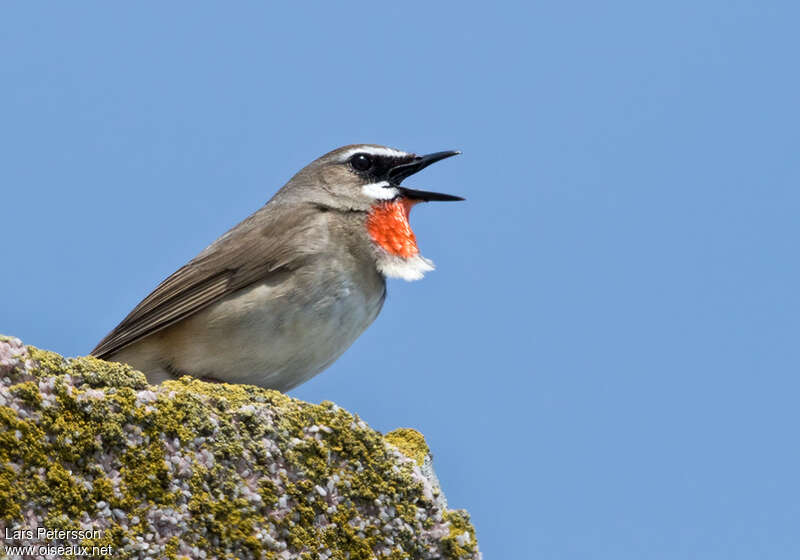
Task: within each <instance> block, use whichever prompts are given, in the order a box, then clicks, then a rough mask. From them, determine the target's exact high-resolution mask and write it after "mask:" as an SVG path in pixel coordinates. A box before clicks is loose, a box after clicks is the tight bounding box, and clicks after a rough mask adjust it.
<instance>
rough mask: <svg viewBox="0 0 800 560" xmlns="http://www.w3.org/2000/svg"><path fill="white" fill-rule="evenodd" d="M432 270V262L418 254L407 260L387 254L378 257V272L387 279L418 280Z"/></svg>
mask: <svg viewBox="0 0 800 560" xmlns="http://www.w3.org/2000/svg"><path fill="white" fill-rule="evenodd" d="M434 268H435V267H434V266H433V261H431V260H430V259H426V258H425V257H423V256H422V255H419V254H417V255H414V256H413V257H409V258H407V259H406V258H403V257H398V256H396V255H389V254H383V255H381V256H380V257H378V271H379V272H380V273H381V274H383V275H384V276H386V277H388V278H402V279H403V280H405V281H407V282H411V281H413V280H419V279H420V278H422V277H423V276H425V273H426V272H430V271H431V270H433V269H434Z"/></svg>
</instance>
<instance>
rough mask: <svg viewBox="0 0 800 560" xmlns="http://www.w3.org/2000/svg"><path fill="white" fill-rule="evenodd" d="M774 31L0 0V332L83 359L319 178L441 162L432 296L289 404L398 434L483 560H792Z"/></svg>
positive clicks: (798, 81)
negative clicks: (384, 149) (332, 170)
mask: <svg viewBox="0 0 800 560" xmlns="http://www.w3.org/2000/svg"><path fill="white" fill-rule="evenodd" d="M490 6H491V7H490ZM798 18H800V9H798V7H797V4H796V3H790V2H770V3H764V2H755V1H752V2H745V1H733V2H721V1H707V2H680V1H679V2H669V3H660V4H659V3H652V2H649V3H642V2H603V3H598V2H558V3H557V2H549V3H533V2H529V3H520V4H512V3H499V4H491V5H490V4H486V3H483V4H480V5H479V4H477V3H474V4H468V3H416V2H401V3H394V4H376V3H328V4H325V5H317V4H307V5H305V6H301V5H293V6H292V7H287V6H267V5H266V4H265V3H256V2H239V3H235V4H230V3H222V2H218V3H211V2H192V3H188V2H172V3H155V2H150V3H146V2H145V3H136V4H135V5H134V4H132V3H127V4H124V5H123V4H121V3H114V4H111V3H103V2H83V3H50V4H33V3H23V2H17V3H7V4H5V5H4V7H3V16H2V23H0V28H1V29H2V32H0V52H3V53H4V56H3V57H2V58H1V59H0V75H2V83H3V86H2V88H0V112H2V128H1V129H0V154H1V155H0V161H1V162H2V164H1V165H0V185H2V209H3V212H2V215H3V219H2V220H0V234H1V235H2V239H3V240H4V243H5V252H4V256H5V258H4V262H5V266H4V270H3V274H0V292H2V293H3V298H2V301H0V332H4V333H6V334H13V335H16V336H19V337H21V338H22V339H23V340H24V341H25V342H27V343H29V344H33V345H36V346H39V347H43V348H48V349H52V350H56V351H58V352H61V353H64V354H68V355H79V354H85V353H86V352H88V351H89V350H90V349H91V348H92V347H93V346H94V344H95V343H96V342H97V341H98V340H99V339H100V338H101V337H102V336H103V335H105V334H106V332H107V331H108V330H110V329H111V328H112V327H113V326H114V325H115V324H116V323H117V322H118V321H119V320H120V319H121V318H122V317H123V316H124V315H125V314H126V313H127V312H128V311H129V310H130V309H131V308H132V307H133V306H134V305H135V304H136V303H137V302H138V301H139V300H140V299H141V298H143V297H144V296H145V295H147V293H149V291H150V290H151V289H152V288H154V287H155V285H156V284H157V283H158V282H159V281H160V280H162V279H163V278H164V277H165V276H167V275H168V274H170V273H171V272H173V271H174V270H175V269H176V268H178V267H179V266H180V265H182V264H183V263H185V262H186V261H187V260H189V259H190V258H191V257H193V256H194V255H195V254H196V253H197V252H199V251H200V250H201V249H203V248H204V247H205V246H206V245H207V244H208V243H210V242H211V241H213V240H214V239H215V238H216V237H217V236H218V235H220V234H221V233H223V232H224V231H225V230H226V229H228V228H229V227H230V226H232V225H233V224H235V223H237V222H238V221H239V220H241V219H242V218H244V217H246V216H247V215H248V214H250V213H251V212H253V211H254V210H255V209H257V208H258V207H259V206H260V205H261V204H263V203H264V202H266V200H267V199H269V197H271V196H272V194H273V193H274V192H275V191H276V190H277V189H278V188H279V187H280V186H281V185H282V184H283V183H284V182H285V181H286V180H288V179H289V178H290V177H291V175H292V174H294V173H295V172H296V171H297V170H298V169H300V168H301V167H303V165H305V164H306V163H307V162H309V161H311V160H312V159H314V158H316V157H317V156H319V155H321V154H323V153H325V152H327V151H329V150H330V149H332V148H335V147H337V146H339V145H343V144H349V143H353V142H374V143H379V144H386V145H390V146H395V147H398V148H402V149H407V150H411V151H417V152H420V153H424V152H430V151H438V150H445V149H460V150H462V151H463V152H464V153H463V155H462V156H460V157H458V158H454V159H451V160H448V161H447V162H443V163H440V164H437V165H436V166H434V167H431V168H429V169H427V170H425V172H424V173H421V174H420V175H417V176H415V177H413V178H412V179H410V180H409V181H407V183H408V184H409V185H410V186H414V187H418V188H430V189H433V190H439V191H442V192H450V193H455V194H461V195H463V196H465V197H466V198H467V202H465V203H459V204H438V205H437V204H430V205H426V206H423V207H417V208H416V209H415V210H414V213H413V215H412V223H413V225H414V227H415V230H416V233H417V237H418V240H419V243H420V246H421V248H422V250H423V253H424V254H425V255H426V256H428V257H430V258H432V259H434V260H435V261H436V263H437V265H438V270H437V271H436V272H434V273H432V274H430V275H429V276H428V277H426V278H425V279H424V280H423V281H421V282H417V283H411V284H406V283H403V282H402V281H391V282H390V286H389V296H388V300H387V302H386V305H385V307H384V310H383V312H382V314H381V316H380V317H379V318H378V320H377V321H376V323H375V324H374V325H373V326H372V327H370V329H369V330H368V331H367V332H366V333H365V334H364V335H363V336H362V337H361V338H360V339H359V340H358V341H357V342H356V344H355V345H354V346H353V347H352V348H351V349H350V350H349V351H348V352H347V353H346V354H345V355H344V356H343V357H342V358H341V359H340V360H339V361H338V362H337V363H336V364H334V365H333V367H331V368H330V369H329V370H327V371H326V372H324V373H323V374H321V375H319V376H318V377H317V378H315V379H314V380H312V381H310V382H309V383H307V384H305V385H303V386H301V387H300V388H298V389H296V390H295V391H293V392H292V394H293V395H294V396H296V397H298V398H302V399H305V400H309V401H313V402H319V401H322V400H332V401H335V402H337V403H338V404H339V405H341V406H343V407H345V408H347V409H349V410H351V411H353V412H357V413H358V414H360V415H361V416H362V417H363V418H364V419H365V420H366V421H368V422H369V423H370V424H371V425H372V426H374V427H375V428H377V429H380V430H383V431H388V430H391V429H393V428H396V427H399V426H410V427H414V428H417V429H419V430H420V431H422V432H423V433H424V434H425V436H426V437H427V439H428V442H429V443H430V445H431V447H432V448H433V451H434V453H435V455H436V459H435V465H436V467H437V470H438V473H439V476H440V478H441V479H442V482H443V485H444V489H445V491H446V493H447V496H448V498H449V500H450V503H451V505H452V506H454V507H463V508H466V509H468V510H469V511H470V513H471V514H472V518H473V521H474V523H475V525H476V527H477V531H478V538H479V542H480V545H481V548H482V550H483V551H484V553H485V555H486V557H487V558H526V557H530V558H552V559H573V558H574V559H579V558H580V559H584V558H598V559H601V558H602V559H604V558H608V559H615V560H618V559H620V558H631V559H640V558H648V559H664V560H667V559H669V560H671V559H674V558H704V559H725V560H734V559H740V558H741V559H752V558H797V557H800V534H799V533H798V527H800V482H798V472H800V448H799V447H798V445H797V427H798V423H799V422H800V407H798V394H799V393H800V380H798V365H800V351H799V348H800V346H799V345H798V335H799V334H800V319H799V318H800V297H798V285H800V265H799V264H798V259H797V248H796V245H797V241H798V236H800V220H799V219H798V215H799V211H800V194H799V193H800V190H799V189H798V186H799V185H800V163H798V157H797V150H798V146H800V133H799V132H798V131H800V110H799V109H798V99H800V78H798V72H797V53H798V52H799V51H798V49H800V40H799V39H798V34H797V21H798Z"/></svg>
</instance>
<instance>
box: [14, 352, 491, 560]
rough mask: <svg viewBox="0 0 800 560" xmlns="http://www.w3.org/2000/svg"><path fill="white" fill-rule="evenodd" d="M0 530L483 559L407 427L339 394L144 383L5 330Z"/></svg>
mask: <svg viewBox="0 0 800 560" xmlns="http://www.w3.org/2000/svg"><path fill="white" fill-rule="evenodd" d="M40 527H42V528H46V529H50V530H59V529H64V530H79V531H87V532H85V533H83V534H82V538H79V537H81V535H79V537H75V534H73V535H72V537H73V538H72V540H71V539H70V538H65V539H58V538H55V539H54V538H52V537H51V538H46V537H40V536H38V535H37V534H36V532H37V529H38V528H40ZM25 530H32V531H33V533H34V534H33V536H32V537H31V536H30V535H29V534H28V535H26V534H25V532H24V531H25ZM91 531H94V532H91ZM9 534H11V535H12V536H13V535H16V536H15V537H13V538H11V539H9V538H7V537H6V538H5V539H3V537H4V536H7V535H9ZM0 539H3V540H2V542H1V543H0V545H4V546H9V545H37V546H38V545H46V546H50V547H54V546H58V545H64V546H89V547H91V546H110V547H111V548H112V549H113V553H112V554H111V555H110V557H113V558H153V559H161V558H279V559H284V558H285V559H289V558H308V559H325V558H342V559H344V558H349V559H352V560H356V559H367V558H394V559H400V558H480V553H479V552H478V546H477V543H476V541H475V533H474V530H473V528H472V525H471V524H470V522H469V517H468V516H467V514H466V513H465V512H463V511H453V510H448V509H447V506H446V502H445V501H444V497H443V496H442V494H441V492H440V490H439V488H438V483H437V482H436V480H435V475H433V471H432V469H431V465H430V454H429V452H428V449H427V446H426V445H425V441H424V439H423V438H422V436H421V435H420V434H419V433H417V432H415V431H414V430H409V429H401V430H396V431H395V432H391V433H389V434H387V435H386V436H382V435H381V434H380V433H378V432H376V431H374V430H372V429H371V428H369V427H368V426H367V425H366V424H365V423H364V422H363V421H361V420H359V418H358V417H357V416H353V415H351V414H350V413H348V412H346V411H344V410H342V409H341V408H339V407H338V406H336V405H335V404H333V403H330V402H324V403H322V404H319V405H313V404H309V403H305V402H302V401H298V400H296V399H292V398H290V397H287V396H286V395H283V394H281V393H279V392H276V391H268V390H263V389H258V388H255V387H251V386H245V385H227V384H209V383H204V382H202V381H198V380H195V379H191V378H189V377H184V378H183V379H181V380H179V381H171V382H166V383H164V384H162V385H159V386H150V385H148V384H147V382H146V380H145V377H144V376H143V375H142V374H141V373H139V372H137V371H135V370H133V369H131V368H130V367H129V366H125V365H121V364H112V363H108V362H104V361H101V360H97V359H94V358H90V357H89V358H76V359H64V358H62V357H61V356H59V355H58V354H54V353H52V352H46V351H42V350H38V349H36V348H33V347H26V346H24V345H23V344H22V343H21V342H20V341H19V340H18V339H15V338H7V337H0ZM0 550H2V549H0ZM0 556H2V554H0ZM26 557H30V556H26ZM33 557H36V556H33ZM42 557H45V556H42ZM50 557H60V556H59V555H56V556H50Z"/></svg>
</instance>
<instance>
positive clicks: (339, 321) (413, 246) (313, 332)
mask: <svg viewBox="0 0 800 560" xmlns="http://www.w3.org/2000/svg"><path fill="white" fill-rule="evenodd" d="M459 153H460V152H459V151H453V150H450V151H441V152H435V153H430V154H427V155H417V154H415V153H411V152H405V151H402V150H398V149H395V148H389V147H386V146H379V145H376V144H352V145H349V146H344V147H341V148H337V149H335V150H333V151H331V152H329V153H327V154H325V155H323V156H322V157H320V158H318V159H316V160H314V161H312V162H311V163H310V164H308V165H307V166H306V167H304V168H303V169H301V170H300V171H299V172H298V173H297V174H296V175H294V176H293V177H292V178H291V179H290V180H289V182H288V183H286V184H285V185H284V186H283V187H282V188H281V189H280V190H278V191H277V192H276V193H275V195H274V196H273V197H272V198H271V199H270V200H269V201H268V202H267V203H266V204H265V205H264V206H262V207H261V208H260V209H258V210H257V211H256V212H254V213H253V214H251V215H250V216H249V217H247V218H246V219H244V220H243V221H242V222H240V223H239V224H237V225H236V226H234V227H233V228H232V229H230V230H229V231H228V232H227V233H225V234H224V235H222V236H221V237H220V238H218V239H217V240H216V241H214V242H213V243H212V244H211V245H209V246H208V247H207V248H206V249H205V250H203V251H202V252H201V253H199V254H198V255H197V256H196V257H195V258H193V259H192V260H191V261H189V262H188V263H187V264H185V265H184V266H183V267H181V268H180V269H178V270H177V271H176V272H175V273H173V274H172V275H170V276H169V277H167V278H166V279H165V280H164V281H163V282H161V284H159V285H158V286H157V287H156V289H155V290H153V292H152V293H151V294H150V295H148V296H147V297H146V298H144V300H142V301H141V303H139V304H138V305H137V306H136V307H135V308H134V309H133V310H132V311H131V312H130V313H129V314H128V315H127V316H126V317H125V318H124V319H123V320H122V322H121V323H119V325H117V326H116V327H115V328H114V329H113V330H112V331H111V332H110V333H109V334H108V335H107V336H106V337H105V338H103V339H102V340H101V341H100V342H99V343H98V344H97V346H96V347H95V348H94V350H92V351H91V355H93V356H95V357H97V358H101V359H104V360H108V361H113V362H123V363H127V364H129V365H131V366H133V367H134V368H135V369H137V370H139V371H141V372H143V373H144V374H145V375H146V376H147V379H148V382H149V383H151V384H154V385H155V384H158V383H161V382H163V381H165V380H168V379H177V378H179V377H181V376H183V375H186V374H188V375H192V376H194V377H197V378H201V379H204V380H208V381H214V382H226V383H241V384H249V385H256V386H259V387H264V388H267V389H275V390H278V391H282V392H286V391H289V390H290V389H292V388H294V387H297V386H298V385H300V384H301V383H304V382H305V381H307V380H309V379H310V378H312V377H313V376H315V375H317V374H318V373H320V372H321V371H323V370H325V369H326V368H327V367H328V366H330V365H331V364H332V363H333V362H334V361H335V360H336V359H338V358H339V357H340V356H341V355H342V354H343V353H344V351H345V350H346V349H347V348H349V347H350V345H351V344H352V343H353V342H354V341H355V340H356V339H357V338H358V337H359V336H360V335H361V334H362V333H363V332H364V330H365V329H366V328H367V327H368V326H369V325H370V324H371V323H372V322H373V321H374V320H375V318H376V317H377V315H378V313H379V312H380V310H381V308H382V307H383V303H384V300H385V299H386V279H387V278H400V279H404V280H407V281H412V280H418V279H420V278H422V277H423V276H424V274H425V273H426V272H429V271H431V270H433V268H434V265H433V262H432V261H430V260H429V259H427V258H425V257H423V256H422V254H421V253H420V251H419V247H418V245H417V241H416V237H415V235H414V232H413V230H412V229H411V226H410V224H409V214H410V211H411V208H412V207H413V206H414V205H415V204H418V203H420V202H428V201H460V200H464V199H463V198H462V197H459V196H454V195H449V194H443V193H437V192H432V191H424V190H416V189H412V188H408V187H405V186H402V184H401V183H402V182H403V180H404V179H406V178H407V177H409V176H411V175H413V174H415V173H417V172H419V171H421V170H422V169H424V168H426V167H428V166H429V165H431V164H432V163H435V162H438V161H440V160H443V159H445V158H449V157H451V156H454V155H457V154H459Z"/></svg>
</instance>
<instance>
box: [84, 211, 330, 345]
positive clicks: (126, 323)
mask: <svg viewBox="0 0 800 560" xmlns="http://www.w3.org/2000/svg"><path fill="white" fill-rule="evenodd" d="M292 210H293V211H292V212H287V211H286V209H284V212H275V211H274V209H271V208H270V207H269V205H268V206H265V207H264V208H262V209H261V210H259V211H258V212H256V213H255V214H253V215H252V216H250V217H249V218H247V219H246V220H245V221H243V222H242V223H240V224H239V225H237V226H236V227H234V228H233V229H231V230H230V231H229V232H228V233H226V234H225V235H224V236H222V237H221V238H220V239H218V240H217V241H216V242H214V243H213V244H212V245H211V246H209V247H208V248H207V249H206V250H204V251H203V252H202V253H200V254H199V255H198V256H197V257H195V258H194V259H192V260H191V261H190V262H189V263H187V264H186V265H184V266H183V267H181V268H180V269H179V270H178V271H176V272H175V273H174V274H172V275H170V276H169V277H168V278H167V279H165V280H164V281H163V282H161V284H159V285H158V287H157V288H156V289H155V290H153V292H152V293H151V294H150V295H148V296H147V297H146V298H145V299H144V300H142V302H141V303H139V305H137V306H136V307H135V308H134V309H133V311H131V312H130V313H129V314H128V316H127V317H125V319H123V320H122V322H121V323H120V324H119V325H117V327H116V328H114V330H112V331H111V332H110V333H109V334H108V335H107V336H106V337H105V338H104V339H103V340H101V341H100V343H99V344H98V345H97V346H96V347H95V349H94V350H92V352H91V354H92V355H93V356H97V357H98V358H108V357H110V356H112V355H113V354H115V353H116V352H119V351H120V350H122V349H123V348H124V347H126V346H128V345H130V344H133V343H135V342H137V341H139V340H141V339H143V338H144V337H147V336H150V335H151V334H154V333H156V332H158V331H161V330H163V329H165V328H167V327H169V326H171V325H173V324H175V323H177V322H178V321H180V320H182V319H185V318H186V317H188V316H190V315H192V314H194V313H197V312H198V311H200V310H202V309H203V308H205V307H207V306H209V305H211V304H213V303H214V302H216V301H218V300H219V299H220V298H222V297H224V296H226V295H228V294H230V293H233V292H234V291H236V290H239V289H241V288H244V287H246V286H248V285H250V284H252V283H254V282H257V281H259V280H262V279H265V278H267V277H269V276H270V275H272V274H274V273H276V272H278V271H279V270H283V269H287V268H288V269H292V268H296V267H297V266H300V264H301V263H302V262H303V261H304V260H306V259H307V258H308V257H309V256H312V255H314V254H316V253H317V252H318V250H319V247H320V246H321V244H322V243H324V242H325V241H326V240H327V230H326V228H324V227H319V225H321V224H319V223H318V222H319V218H316V219H315V214H314V213H313V208H295V209H292ZM278 214H281V215H283V218H280V217H278V216H277V215H278ZM315 226H316V227H315Z"/></svg>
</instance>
